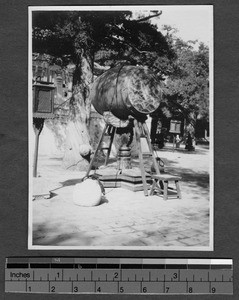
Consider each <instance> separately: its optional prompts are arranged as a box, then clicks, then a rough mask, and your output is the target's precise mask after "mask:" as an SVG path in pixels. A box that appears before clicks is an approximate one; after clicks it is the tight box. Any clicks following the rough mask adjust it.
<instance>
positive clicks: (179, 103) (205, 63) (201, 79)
mask: <svg viewBox="0 0 239 300" xmlns="http://www.w3.org/2000/svg"><path fill="white" fill-rule="evenodd" d="M166 29H167V30H168V32H167V35H166V37H167V40H168V42H169V44H171V45H172V47H173V48H174V50H175V53H176V59H174V60H173V61H172V65H171V66H172V68H171V74H170V75H169V76H168V78H167V80H166V83H165V86H164V93H165V95H166V99H167V101H166V102H167V105H168V108H169V109H170V110H171V111H172V112H173V113H174V112H175V111H180V112H181V114H182V115H183V116H184V118H185V120H186V125H189V124H190V125H191V126H192V128H193V129H195V123H196V120H197V118H198V117H200V118H201V119H204V120H206V121H208V120H209V48H208V47H207V46H205V45H204V44H203V43H200V44H199V47H198V49H196V47H194V45H195V43H196V41H188V42H184V41H182V40H181V39H179V38H177V37H175V35H174V33H175V30H174V29H173V28H172V27H170V26H169V27H166Z"/></svg>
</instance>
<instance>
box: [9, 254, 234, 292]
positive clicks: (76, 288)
mask: <svg viewBox="0 0 239 300" xmlns="http://www.w3.org/2000/svg"><path fill="white" fill-rule="evenodd" d="M5 292H15V293H64V294H82V293H84V294H85V293H90V294H95V293H109V294H233V262H232V259H183V258H182V259H181V258H180V259H178V258H177V259H172V258H167V259H165V258H84V257H76V258H72V257H55V258H53V257H28V258H27V257H9V258H6V264H5Z"/></svg>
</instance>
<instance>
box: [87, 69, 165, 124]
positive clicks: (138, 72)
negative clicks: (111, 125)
mask: <svg viewBox="0 0 239 300" xmlns="http://www.w3.org/2000/svg"><path fill="white" fill-rule="evenodd" d="M90 100H91V103H92V104H93V106H94V108H95V109H96V111H97V112H98V113H99V114H101V115H103V114H104V112H108V111H109V112H111V113H112V114H113V115H114V116H116V117H117V118H119V119H120V120H127V118H128V116H129V115H131V116H132V117H134V118H135V119H145V118H146V115H148V114H150V113H152V112H154V111H155V110H157V109H158V107H159V105H160V102H161V100H162V90H161V87H160V84H159V82H157V80H156V79H155V76H154V74H153V73H152V72H151V71H150V70H149V69H148V68H146V67H140V66H119V67H115V68H112V69H110V70H108V71H106V72H105V73H103V74H102V75H101V76H100V77H98V78H97V79H96V80H95V82H94V83H93V86H92V88H91V92H90Z"/></svg>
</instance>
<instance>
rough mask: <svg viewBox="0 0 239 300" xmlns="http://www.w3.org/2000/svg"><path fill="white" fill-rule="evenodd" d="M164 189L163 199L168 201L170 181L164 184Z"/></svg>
mask: <svg viewBox="0 0 239 300" xmlns="http://www.w3.org/2000/svg"><path fill="white" fill-rule="evenodd" d="M163 185H164V188H163V199H164V200H167V199H168V181H166V180H165V181H164V182H163Z"/></svg>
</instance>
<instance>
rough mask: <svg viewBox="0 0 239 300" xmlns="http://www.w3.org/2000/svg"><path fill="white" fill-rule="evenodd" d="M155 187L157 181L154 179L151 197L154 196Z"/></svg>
mask: <svg viewBox="0 0 239 300" xmlns="http://www.w3.org/2000/svg"><path fill="white" fill-rule="evenodd" d="M155 187H156V180H155V179H153V184H152V187H151V190H150V193H149V195H150V196H151V195H153V193H154V190H155Z"/></svg>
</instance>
